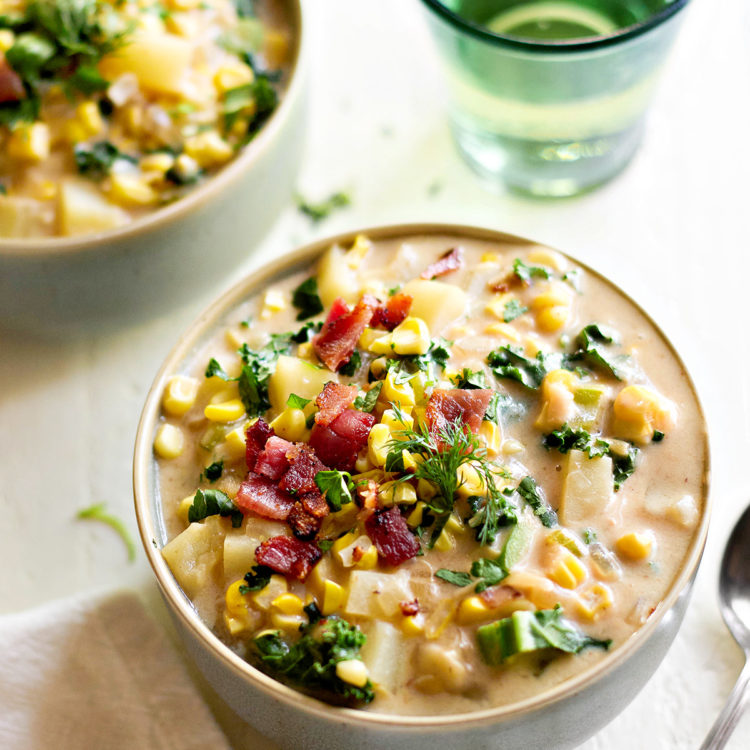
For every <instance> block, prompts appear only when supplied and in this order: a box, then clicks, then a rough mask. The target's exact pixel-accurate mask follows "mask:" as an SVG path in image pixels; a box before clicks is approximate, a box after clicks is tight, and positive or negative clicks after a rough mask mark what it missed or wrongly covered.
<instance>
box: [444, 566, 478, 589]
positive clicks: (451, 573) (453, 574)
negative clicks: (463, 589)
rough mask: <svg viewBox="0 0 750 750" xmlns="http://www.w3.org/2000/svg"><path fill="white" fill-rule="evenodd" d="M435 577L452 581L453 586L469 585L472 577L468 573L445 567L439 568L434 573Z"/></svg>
mask: <svg viewBox="0 0 750 750" xmlns="http://www.w3.org/2000/svg"><path fill="white" fill-rule="evenodd" d="M435 577H436V578H440V579H442V580H443V581H446V582H448V583H452V584H453V585H454V586H469V585H471V584H472V583H473V579H472V577H471V576H470V575H469V574H468V573H462V572H460V571H458V570H448V569H447V568H440V570H438V571H437V572H436V573H435Z"/></svg>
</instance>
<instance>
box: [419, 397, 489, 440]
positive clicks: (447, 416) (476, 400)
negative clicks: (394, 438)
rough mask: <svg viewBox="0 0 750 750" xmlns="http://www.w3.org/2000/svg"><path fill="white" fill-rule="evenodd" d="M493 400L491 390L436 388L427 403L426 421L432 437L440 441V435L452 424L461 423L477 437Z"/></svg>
mask: <svg viewBox="0 0 750 750" xmlns="http://www.w3.org/2000/svg"><path fill="white" fill-rule="evenodd" d="M491 398H492V390H491V389H490V388H472V389H470V390H468V389H463V388H452V389H450V390H445V389H443V388H436V389H435V390H434V391H433V392H432V396H430V400H429V401H428V402H427V409H426V410H425V420H426V421H427V426H428V428H429V430H430V435H432V436H433V437H434V438H435V439H436V440H438V441H439V440H440V433H441V432H442V431H443V430H445V428H446V426H447V425H448V424H449V423H451V422H456V421H460V422H462V423H463V424H465V425H466V426H467V427H468V428H469V429H470V430H471V431H472V432H473V433H474V434H475V435H476V434H477V433H478V432H479V427H480V426H481V424H482V418H483V417H484V413H485V412H486V411H487V407H488V406H489V404H490V399H491Z"/></svg>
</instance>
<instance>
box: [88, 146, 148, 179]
mask: <svg viewBox="0 0 750 750" xmlns="http://www.w3.org/2000/svg"><path fill="white" fill-rule="evenodd" d="M73 156H74V157H75V161H76V167H77V168H78V172H79V173H80V174H82V175H84V176H85V177H90V178H91V179H94V180H101V179H102V178H104V177H106V176H107V175H108V174H109V172H110V170H111V169H112V165H113V164H114V163H115V162H116V161H117V160H118V159H124V160H125V161H129V162H131V163H132V164H137V163H138V160H137V159H136V158H134V157H132V156H128V154H123V153H122V152H121V151H120V149H118V148H117V146H115V145H114V144H113V143H110V142H109V141H100V142H99V143H94V144H93V145H92V146H84V145H81V144H78V143H77V144H76V145H75V146H74V147H73Z"/></svg>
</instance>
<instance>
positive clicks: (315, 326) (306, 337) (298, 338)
mask: <svg viewBox="0 0 750 750" xmlns="http://www.w3.org/2000/svg"><path fill="white" fill-rule="evenodd" d="M322 327H323V322H322V321H320V320H318V321H317V322H316V321H312V320H308V321H307V323H305V324H304V325H303V326H302V328H300V329H299V331H297V333H294V334H292V335H291V336H290V339H291V340H292V341H293V342H294V343H295V344H306V343H307V342H308V341H312V338H313V336H314V335H315V334H316V333H318V332H319V331H320V329H321V328H322Z"/></svg>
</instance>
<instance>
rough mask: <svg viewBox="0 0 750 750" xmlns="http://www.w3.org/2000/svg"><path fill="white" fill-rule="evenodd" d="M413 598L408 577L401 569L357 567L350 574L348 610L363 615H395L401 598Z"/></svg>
mask: <svg viewBox="0 0 750 750" xmlns="http://www.w3.org/2000/svg"><path fill="white" fill-rule="evenodd" d="M413 598H414V596H413V594H412V592H411V589H410V588H409V583H408V581H407V580H406V578H405V577H404V576H403V575H401V574H399V573H375V572H373V571H369V570H355V571H353V572H352V574H351V577H350V578H349V599H348V600H347V602H346V608H345V611H346V614H348V615H357V616H361V617H396V616H397V615H399V616H400V615H401V609H400V607H399V602H408V601H411V600H412V599H413Z"/></svg>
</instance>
